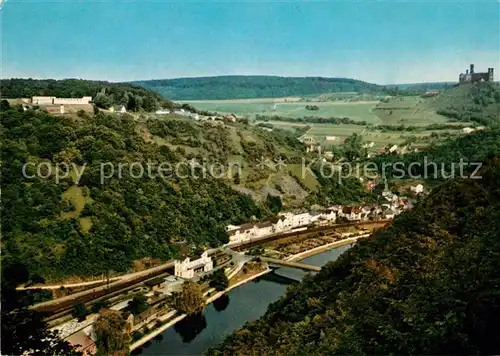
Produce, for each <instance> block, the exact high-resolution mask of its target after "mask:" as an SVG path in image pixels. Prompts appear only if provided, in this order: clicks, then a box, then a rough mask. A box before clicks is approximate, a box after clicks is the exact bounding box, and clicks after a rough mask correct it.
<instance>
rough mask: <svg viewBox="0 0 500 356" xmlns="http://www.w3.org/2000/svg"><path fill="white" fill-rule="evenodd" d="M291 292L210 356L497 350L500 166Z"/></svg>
mask: <svg viewBox="0 0 500 356" xmlns="http://www.w3.org/2000/svg"><path fill="white" fill-rule="evenodd" d="M481 175H482V179H479V180H472V179H454V180H450V181H448V182H446V183H444V184H443V185H442V186H440V187H439V188H437V189H436V190H435V191H433V192H432V193H431V195H430V196H428V197H427V198H426V199H425V200H424V201H422V202H420V203H419V204H418V205H417V207H416V208H414V209H413V210H412V211H410V212H407V213H403V214H402V215H400V216H399V217H397V218H396V220H395V222H394V223H393V224H392V225H391V226H390V227H388V228H386V229H385V230H382V231H379V232H377V233H376V234H375V235H373V237H371V238H370V239H366V240H362V241H360V242H358V243H357V244H356V245H355V246H354V247H353V248H351V249H350V250H348V251H347V252H346V253H344V254H343V255H342V256H341V257H340V258H339V259H338V260H337V261H335V262H331V263H328V264H327V265H325V266H324V267H323V268H322V270H321V272H319V273H318V274H316V275H315V276H313V277H306V278H305V280H304V281H303V282H302V283H300V284H297V285H293V286H291V287H289V290H288V291H287V294H286V296H285V297H283V298H281V299H280V300H278V301H276V302H275V303H273V304H271V305H270V306H269V309H268V311H267V312H266V314H265V315H264V316H263V317H262V318H261V319H259V320H257V321H254V322H250V323H247V324H246V325H245V326H244V327H243V328H242V329H240V330H237V331H235V332H234V333H233V334H231V335H230V336H229V337H228V338H226V340H225V341H224V342H223V343H222V344H221V345H219V346H218V347H216V348H214V349H212V350H210V352H209V354H210V355H235V354H245V355H333V354H340V355H351V354H358V355H359V354H371V355H373V354H384V355H385V354H405V355H406V354H427V355H428V354H455V355H457V354H497V353H498V352H500V339H499V338H498V330H499V328H500V285H499V275H500V240H499V239H498V231H499V229H500V188H499V183H500V160H499V159H498V158H496V159H492V160H490V161H489V166H487V167H485V168H484V169H483V171H482V172H481Z"/></svg>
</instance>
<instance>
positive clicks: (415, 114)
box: [372, 96, 448, 126]
mask: <svg viewBox="0 0 500 356" xmlns="http://www.w3.org/2000/svg"><path fill="white" fill-rule="evenodd" d="M433 100H434V99H433V98H427V99H423V98H421V97H419V96H405V97H403V96H401V97H393V98H390V99H389V100H388V101H387V102H380V103H379V104H378V105H377V106H376V107H375V108H373V111H372V112H373V113H374V114H375V115H377V116H378V117H379V118H380V120H381V122H382V124H383V125H401V124H403V125H407V126H427V125H431V124H444V123H446V122H447V121H448V118H446V117H444V116H441V115H439V114H436V109H435V107H433V105H432V103H433Z"/></svg>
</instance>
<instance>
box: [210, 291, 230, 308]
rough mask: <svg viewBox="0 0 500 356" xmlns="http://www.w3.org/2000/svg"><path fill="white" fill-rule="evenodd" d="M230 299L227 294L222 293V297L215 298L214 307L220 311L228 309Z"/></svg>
mask: <svg viewBox="0 0 500 356" xmlns="http://www.w3.org/2000/svg"><path fill="white" fill-rule="evenodd" d="M229 300H230V299H229V296H228V295H227V294H224V295H222V296H221V297H219V298H217V299H216V300H214V302H213V306H214V309H215V310H217V311H218V312H221V311H223V310H226V308H227V306H228V305H229Z"/></svg>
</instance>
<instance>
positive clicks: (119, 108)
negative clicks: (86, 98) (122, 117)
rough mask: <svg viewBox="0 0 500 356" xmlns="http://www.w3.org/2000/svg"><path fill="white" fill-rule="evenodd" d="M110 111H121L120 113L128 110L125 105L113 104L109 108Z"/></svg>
mask: <svg viewBox="0 0 500 356" xmlns="http://www.w3.org/2000/svg"><path fill="white" fill-rule="evenodd" d="M109 111H111V112H119V113H121V114H123V113H126V112H127V108H126V107H125V105H113V106H111V107H110V108H109Z"/></svg>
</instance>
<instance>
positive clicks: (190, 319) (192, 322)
mask: <svg viewBox="0 0 500 356" xmlns="http://www.w3.org/2000/svg"><path fill="white" fill-rule="evenodd" d="M206 327H207V320H206V319H205V316H204V315H203V313H196V314H193V315H190V316H187V317H185V318H184V319H182V320H181V321H179V322H177V323H176V324H175V325H174V330H175V331H176V332H177V334H179V335H180V337H181V339H182V342H184V343H186V344H187V343H190V342H191V341H193V340H194V339H195V338H196V337H197V336H198V335H199V334H200V333H201V332H202V331H203V330H204V329H205V328H206Z"/></svg>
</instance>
